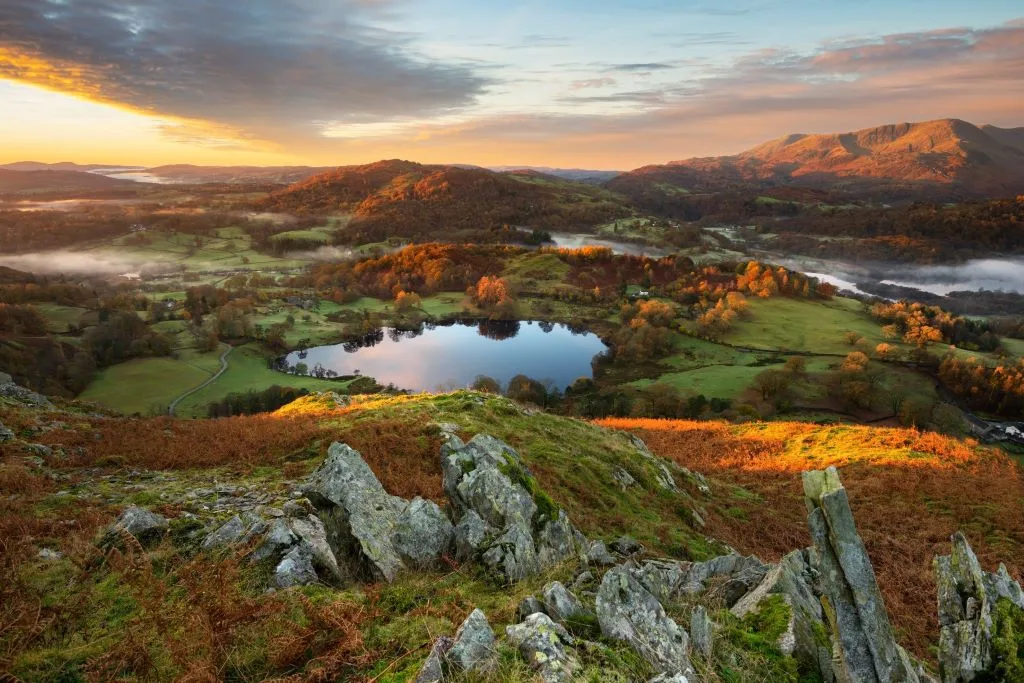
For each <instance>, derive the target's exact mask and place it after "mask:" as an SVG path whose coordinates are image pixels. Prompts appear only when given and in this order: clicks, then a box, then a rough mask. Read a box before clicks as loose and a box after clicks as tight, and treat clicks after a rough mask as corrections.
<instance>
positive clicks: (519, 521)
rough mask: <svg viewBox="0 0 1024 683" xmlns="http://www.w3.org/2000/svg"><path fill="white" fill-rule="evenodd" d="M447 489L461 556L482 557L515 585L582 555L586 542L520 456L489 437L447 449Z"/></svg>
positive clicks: (455, 441) (453, 440) (451, 442)
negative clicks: (583, 545) (540, 485)
mask: <svg viewBox="0 0 1024 683" xmlns="http://www.w3.org/2000/svg"><path fill="white" fill-rule="evenodd" d="M441 471H442V474H443V481H444V490H445V493H447V494H448V499H449V501H450V502H451V505H452V511H453V514H454V515H455V519H456V520H457V524H456V527H455V533H454V535H455V547H456V555H457V556H459V557H462V558H468V557H479V559H480V561H482V562H483V563H484V564H485V565H487V567H489V568H490V569H491V570H493V571H495V572H496V573H498V574H499V575H501V576H503V577H504V578H505V580H507V581H510V582H515V581H519V580H521V579H524V578H526V577H528V576H533V575H535V574H537V573H538V572H540V571H541V570H543V569H545V568H547V567H550V566H552V565H554V564H557V563H558V562H561V561H563V560H565V559H567V558H569V557H572V556H574V555H577V554H580V555H582V554H584V553H585V549H584V548H583V547H582V546H581V544H582V543H583V542H585V539H583V537H582V534H580V533H579V531H577V530H576V529H575V527H573V525H572V523H571V522H570V521H569V517H568V516H567V515H566V514H565V511H564V510H558V509H557V508H555V506H554V504H553V503H552V502H551V500H550V499H549V498H547V496H545V495H544V494H543V493H542V492H540V491H539V490H538V487H537V483H536V481H535V480H534V479H533V477H532V476H531V475H530V472H529V470H528V469H527V468H526V465H525V463H523V461H522V458H521V457H520V456H519V454H518V453H517V452H516V451H515V449H513V448H512V447H511V446H509V445H508V444H506V443H504V442H502V441H500V440H498V439H496V438H494V437H493V436H489V435H486V434H478V435H476V436H475V437H473V438H472V439H471V440H470V441H469V442H468V443H464V442H463V441H462V440H461V439H459V438H458V437H457V436H454V435H449V437H448V441H447V442H446V443H445V444H444V445H443V446H442V447H441Z"/></svg>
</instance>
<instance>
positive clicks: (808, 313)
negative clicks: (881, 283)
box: [723, 297, 909, 355]
mask: <svg viewBox="0 0 1024 683" xmlns="http://www.w3.org/2000/svg"><path fill="white" fill-rule="evenodd" d="M748 301H749V302H750V317H749V318H746V319H741V320H737V321H736V322H735V323H734V324H733V327H732V329H731V330H730V331H729V333H728V334H726V336H725V338H724V339H723V341H725V342H726V343H728V344H732V345H734V346H743V347H746V348H752V349H778V350H783V351H801V352H805V353H821V354H843V355H845V354H847V353H850V351H852V350H853V348H852V347H851V346H850V345H849V344H848V343H847V342H846V340H845V339H844V336H845V335H846V333H847V332H856V333H857V334H859V335H860V336H862V337H864V339H866V340H867V341H868V342H869V343H870V344H871V346H872V347H874V346H875V345H877V344H880V343H882V342H883V341H887V340H886V339H885V338H884V337H883V336H882V327H881V325H879V324H878V323H877V322H875V321H874V320H872V319H871V316H870V315H869V314H868V313H866V312H864V311H863V310H862V309H861V304H860V302H859V301H857V300H855V299H846V298H843V297H836V298H835V299H833V300H831V301H807V300H804V299H788V298H784V297H772V298H770V299H754V298H750V299H748ZM890 343H893V342H890ZM897 345H898V346H904V345H902V344H897ZM907 348H909V347H907Z"/></svg>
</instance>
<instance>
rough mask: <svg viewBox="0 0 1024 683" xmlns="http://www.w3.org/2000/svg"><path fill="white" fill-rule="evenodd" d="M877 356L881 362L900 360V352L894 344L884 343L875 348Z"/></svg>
mask: <svg viewBox="0 0 1024 683" xmlns="http://www.w3.org/2000/svg"><path fill="white" fill-rule="evenodd" d="M875 355H876V356H878V358H880V359H881V360H886V361H893V360H898V359H899V357H900V350H899V349H898V348H896V347H895V346H893V345H892V344H887V343H885V342H882V343H881V344H879V345H878V346H876V347H875Z"/></svg>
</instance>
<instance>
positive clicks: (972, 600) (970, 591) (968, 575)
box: [934, 532, 1024, 683]
mask: <svg viewBox="0 0 1024 683" xmlns="http://www.w3.org/2000/svg"><path fill="white" fill-rule="evenodd" d="M952 542H953V552H952V554H950V555H940V556H938V557H936V558H935V563H934V566H935V581H936V584H937V585H938V608H939V626H940V631H939V672H940V674H941V676H942V680H943V683H959V682H960V681H972V680H975V679H977V678H984V679H985V680H989V679H990V678H991V677H992V676H993V675H994V672H992V671H991V668H992V664H993V659H994V657H993V652H992V637H993V635H994V631H995V629H994V627H995V624H994V623H993V611H994V610H995V607H996V604H997V603H998V602H999V601H1000V600H1001V599H1002V600H1009V601H1010V603H1012V604H1013V605H1015V606H1016V608H1017V609H1024V595H1022V593H1021V587H1020V584H1018V583H1017V582H1016V581H1014V580H1013V579H1011V578H1010V575H1009V573H1008V572H1007V571H1006V566H1005V565H1000V566H999V571H998V572H997V573H995V574H991V573H989V572H985V571H983V570H982V568H981V564H980V563H979V562H978V558H977V556H976V555H975V554H974V551H973V550H972V549H971V545H970V543H968V542H967V538H966V537H965V536H964V535H963V534H962V533H960V532H957V533H956V534H954V535H953V537H952Z"/></svg>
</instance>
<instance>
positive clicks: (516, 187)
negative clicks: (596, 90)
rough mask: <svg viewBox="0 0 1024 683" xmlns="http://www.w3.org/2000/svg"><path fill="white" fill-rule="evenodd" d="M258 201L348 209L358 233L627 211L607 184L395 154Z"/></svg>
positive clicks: (554, 220)
mask: <svg viewBox="0 0 1024 683" xmlns="http://www.w3.org/2000/svg"><path fill="white" fill-rule="evenodd" d="M260 208H263V209H267V210H271V211H290V212H295V213H307V214H330V213H351V214H352V215H353V229H354V230H358V231H360V232H361V233H362V234H363V236H364V238H365V237H380V238H386V237H390V236H401V237H410V238H416V237H418V236H421V235H429V234H431V233H436V231H439V230H440V231H446V233H447V234H452V233H454V234H458V231H461V230H465V231H487V230H494V229H498V228H502V227H503V226H506V225H509V226H514V227H536V226H542V227H545V228H559V227H568V226H576V225H579V226H592V225H596V224H599V223H604V222H607V221H610V220H613V219H615V218H620V217H625V216H628V215H630V214H631V213H632V212H631V209H630V208H629V207H628V206H627V205H626V204H625V202H624V200H623V199H622V198H621V197H618V196H616V195H615V194H613V193H611V192H609V191H607V190H604V189H602V188H599V187H595V186H592V185H586V184H582V183H575V182H570V181H566V180H562V179H559V178H555V177H553V176H548V175H544V174H541V173H537V172H534V171H523V172H511V173H495V172H493V171H488V170H486V169H479V168H462V167H456V166H427V165H423V164H417V163H414V162H410V161H400V160H389V161H379V162H377V163H374V164H368V165H365V166H346V167H341V168H338V169H336V170H333V171H329V172H327V173H321V174H318V175H315V176H312V177H310V178H307V179H306V180H304V181H301V182H298V183H295V184H294V185H291V186H290V187H288V188H285V189H284V190H281V191H279V192H276V193H274V194H272V195H271V196H270V197H269V198H268V199H267V200H265V201H264V202H262V203H261V204H260ZM448 231H450V232H448ZM378 233H379V234H378Z"/></svg>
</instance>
